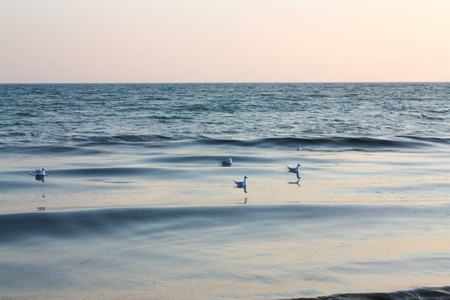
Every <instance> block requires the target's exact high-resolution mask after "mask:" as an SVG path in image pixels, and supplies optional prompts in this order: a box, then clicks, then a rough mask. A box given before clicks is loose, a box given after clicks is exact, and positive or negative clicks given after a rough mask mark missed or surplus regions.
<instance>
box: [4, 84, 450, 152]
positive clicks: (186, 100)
mask: <svg viewBox="0 0 450 300" xmlns="http://www.w3.org/2000/svg"><path fill="white" fill-rule="evenodd" d="M449 95H450V84H448V83H411V84H407V83H398V84H397V83H384V84H383V83H382V84H358V83H352V84H338V83H336V84H324V83H317V84H269V83H268V84H93V85H83V84H80V85H76V84H71V85H64V84H61V85H0V114H1V116H2V118H1V121H0V128H1V131H0V149H1V150H2V151H3V152H16V151H32V149H36V147H37V148H38V149H39V150H42V151H46V152H48V151H56V152H67V151H77V150H78V151H81V150H86V149H87V150H88V151H89V150H93V149H98V148H101V149H103V150H105V149H104V148H105V147H102V146H110V145H132V147H138V146H153V145H154V144H157V143H164V142H170V141H197V142H199V143H223V144H224V145H227V143H229V142H232V143H239V142H242V143H244V145H248V143H250V144H251V145H256V146H258V145H261V146H269V147H271V146H279V145H296V144H298V143H302V144H305V145H307V146H308V147H309V148H310V149H313V150H315V149H320V150H335V149H344V150H347V149H361V150H377V149H378V148H379V149H381V150H389V149H392V150H398V149H405V148H421V147H429V146H430V145H431V146H438V147H440V146H445V147H448V145H449V143H450V142H449V136H450V113H449V112H450V107H449V106H450V105H449V100H450V99H449V97H450V96H449ZM32 131H33V132H34V131H36V132H37V136H39V137H40V139H33V137H32V136H31V135H30V132H32ZM109 148H110V147H109Z"/></svg>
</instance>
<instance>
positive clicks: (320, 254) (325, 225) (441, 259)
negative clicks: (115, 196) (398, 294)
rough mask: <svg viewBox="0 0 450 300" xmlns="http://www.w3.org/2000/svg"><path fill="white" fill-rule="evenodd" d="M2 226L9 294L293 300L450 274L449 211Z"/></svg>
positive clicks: (99, 217)
mask: <svg viewBox="0 0 450 300" xmlns="http://www.w3.org/2000/svg"><path fill="white" fill-rule="evenodd" d="M0 225H1V228H2V233H1V239H0V240H1V243H0V247H1V250H2V257H1V258H0V262H1V265H2V268H1V270H2V271H1V273H2V274H1V275H2V276H1V278H3V279H2V284H1V285H0V289H1V290H2V292H3V293H4V294H6V295H12V296H14V295H16V294H17V293H18V291H20V292H19V294H22V293H24V294H32V295H36V296H39V295H40V294H41V293H42V294H44V295H48V296H50V297H56V296H58V295H61V294H63V295H66V296H68V297H84V296H89V297H97V296H98V297H102V298H108V297H110V296H115V295H116V296H117V294H119V295H120V294H123V295H130V296H132V297H137V298H139V297H142V296H147V295H151V296H153V297H163V298H172V297H175V298H178V297H180V295H185V296H186V298H190V299H212V298H213V299H214V298H219V297H225V298H251V299H255V298H256V299H259V298H260V299H275V298H277V299H280V298H283V299H287V298H294V297H306V296H309V297H310V296H320V295H324V294H325V295H326V294H333V293H344V292H359V291H361V290H364V291H365V292H370V291H372V292H375V291H380V290H382V291H384V292H394V291H398V290H403V289H408V288H410V287H411V286H413V287H414V286H415V287H419V286H424V285H425V286H441V285H446V284H448V278H449V275H450V273H449V270H450V259H449V258H448V250H449V249H450V242H448V239H447V237H448V236H447V235H448V227H449V225H450V206H449V205H448V204H441V205H432V206H426V205H410V206H408V207H406V206H396V205H304V204H300V205H263V206H261V205H250V206H219V207H180V208H121V209H108V210H88V211H78V212H58V213H29V214H19V215H3V216H0ZM369 283H370V284H369ZM183 297H184V296H183Z"/></svg>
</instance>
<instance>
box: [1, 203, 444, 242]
mask: <svg viewBox="0 0 450 300" xmlns="http://www.w3.org/2000/svg"><path fill="white" fill-rule="evenodd" d="M447 208H448V206H446V205H443V206H442V207H441V206H439V205H436V206H435V207H428V208H421V210H422V211H423V212H427V214H429V215H433V214H434V215H441V214H442V211H443V210H444V211H445V209H447ZM417 209H418V208H417V207H415V206H413V205H411V206H409V207H404V206H395V205H391V206H389V210H388V211H386V207H384V206H382V205H380V206H374V205H326V206H324V205H319V204H318V205H314V204H302V205H298V204H297V205H286V204H285V205H252V206H187V207H184V206H183V207H126V208H108V209H106V208H105V209H92V210H78V211H68V212H64V211H57V212H46V213H39V212H35V213H17V214H3V215H2V214H0V228H2V230H1V232H0V243H2V242H6V241H8V240H15V239H22V238H24V237H27V236H28V237H29V236H35V235H39V236H46V235H49V236H65V237H70V236H73V237H76V236H78V235H84V234H86V233H87V232H92V231H93V230H97V231H103V230H109V231H114V230H123V229H125V228H128V227H130V226H136V225H146V226H155V227H157V228H160V230H161V231H164V230H167V228H165V226H169V227H170V228H174V227H177V228H178V230H180V231H189V230H193V229H194V228H195V227H201V228H204V227H211V228H214V227H222V226H226V225H227V224H228V225H231V226H234V225H235V224H241V225H243V224H251V223H252V224H254V225H256V227H260V228H261V230H262V229H263V228H265V227H268V228H269V227H271V225H270V223H272V224H279V223H290V222H291V223H292V222H304V223H310V222H314V223H321V222H323V221H325V220H326V223H327V224H328V225H326V226H325V227H326V228H324V229H326V230H328V229H327V228H328V226H329V224H330V223H332V222H334V221H336V222H339V224H340V226H343V227H344V228H349V229H351V228H354V225H355V224H354V223H355V222H356V223H357V222H358V220H359V219H364V222H365V223H366V224H370V223H371V222H374V223H379V222H380V220H379V216H380V215H383V216H384V217H385V218H389V216H391V217H393V218H399V217H401V216H404V217H406V218H408V217H411V216H413V217H414V218H416V219H417V220H418V216H417V215H416V214H415V212H416V210H417ZM348 216H353V217H352V218H347V217H348ZM354 216H358V218H356V217H354ZM343 218H344V219H345V220H346V221H345V222H344V221H343ZM192 220H195V222H194V221H192ZM321 220H322V221H321ZM316 229H318V228H316Z"/></svg>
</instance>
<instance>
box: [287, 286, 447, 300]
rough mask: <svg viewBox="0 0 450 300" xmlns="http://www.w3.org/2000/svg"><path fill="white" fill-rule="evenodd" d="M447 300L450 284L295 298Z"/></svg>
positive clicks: (297, 299) (322, 299)
mask: <svg viewBox="0 0 450 300" xmlns="http://www.w3.org/2000/svg"><path fill="white" fill-rule="evenodd" d="M313 299H314V300H347V299H353V300H380V299H381V300H405V299H417V300H447V299H450V286H445V287H438V288H433V287H426V288H420V289H414V290H409V291H398V292H392V293H349V294H339V295H332V296H324V297H317V298H295V300H313Z"/></svg>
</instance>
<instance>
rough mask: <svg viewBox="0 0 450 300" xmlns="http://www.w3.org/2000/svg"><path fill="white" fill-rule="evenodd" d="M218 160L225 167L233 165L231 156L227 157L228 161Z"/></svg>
mask: <svg viewBox="0 0 450 300" xmlns="http://www.w3.org/2000/svg"><path fill="white" fill-rule="evenodd" d="M219 160H220V161H221V162H222V164H224V165H227V166H230V165H231V164H232V163H233V160H232V159H231V156H228V159H225V160H222V159H219Z"/></svg>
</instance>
